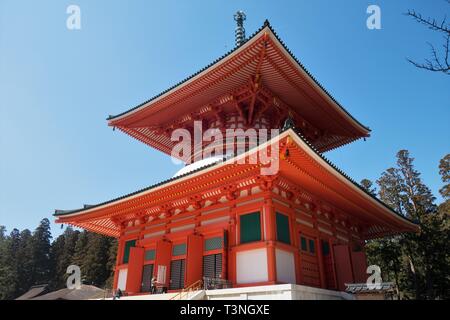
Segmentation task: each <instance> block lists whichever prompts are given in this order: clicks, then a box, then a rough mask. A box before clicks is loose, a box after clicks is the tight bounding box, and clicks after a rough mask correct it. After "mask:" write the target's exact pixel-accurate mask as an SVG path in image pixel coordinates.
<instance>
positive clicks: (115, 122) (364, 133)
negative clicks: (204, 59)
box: [107, 21, 370, 137]
mask: <svg viewBox="0 0 450 320" xmlns="http://www.w3.org/2000/svg"><path fill="white" fill-rule="evenodd" d="M265 33H266V34H267V35H268V36H269V37H270V38H271V40H272V41H273V42H274V43H275V44H276V45H277V47H278V48H279V49H280V51H281V52H283V55H284V56H285V57H287V58H288V59H289V60H290V62H291V63H292V65H293V66H294V67H295V68H296V69H297V71H298V72H300V73H301V74H302V76H303V78H304V79H307V80H308V82H309V83H310V84H311V85H312V86H313V87H314V88H315V90H316V91H317V92H320V93H321V95H322V96H323V97H325V98H326V99H327V102H328V104H329V105H330V106H332V107H333V109H334V110H335V111H337V112H338V113H339V114H340V115H341V116H342V117H343V118H344V119H346V121H347V122H348V123H349V124H351V125H352V127H354V128H355V129H356V130H357V131H358V132H359V134H360V137H368V136H369V135H370V129H369V128H368V127H366V126H364V125H363V124H361V123H360V122H359V121H358V120H356V119H355V118H354V117H353V116H352V115H351V114H350V113H349V112H348V111H347V110H346V109H345V108H344V107H343V106H342V105H341V104H340V103H339V102H337V100H336V99H335V98H334V97H333V96H332V95H331V94H330V93H329V92H328V91H327V90H326V89H325V88H324V87H323V86H322V85H321V84H320V83H319V82H318V81H317V80H316V79H315V78H314V77H313V76H312V75H311V73H310V72H309V71H308V70H307V69H306V68H305V67H304V66H303V65H302V64H301V62H300V61H299V60H298V59H297V58H296V57H295V56H294V55H293V53H292V52H291V51H290V50H289V49H288V48H287V46H286V45H285V44H284V43H283V41H282V40H281V39H280V38H279V37H278V35H277V34H276V32H275V31H274V30H273V28H272V27H271V25H270V23H269V22H268V21H266V22H265V23H264V25H263V26H262V27H261V28H260V29H259V30H258V31H256V32H255V33H254V34H253V35H252V36H251V37H250V38H249V39H248V40H247V41H246V43H245V44H243V45H242V46H240V47H236V48H234V49H233V50H231V51H229V52H228V53H226V54H225V55H223V56H222V57H220V58H219V59H217V60H215V61H214V62H213V63H211V64H209V65H208V66H206V67H205V68H203V69H201V70H200V71H198V72H197V73H195V74H193V75H191V76H190V77H188V78H186V79H185V80H183V81H181V82H179V83H177V84H176V85H174V86H172V87H171V88H169V89H167V90H165V91H163V92H161V93H160V94H158V95H156V96H154V97H153V98H151V99H149V100H147V101H145V102H144V103H142V104H140V105H138V106H136V107H134V108H132V109H130V110H128V111H125V112H123V113H121V114H119V115H116V116H110V117H109V118H108V119H107V120H108V125H109V126H113V127H120V126H121V125H122V124H123V123H124V121H125V120H127V119H128V118H130V117H132V116H134V115H136V114H137V113H139V112H141V111H143V110H146V109H148V108H151V107H152V106H153V105H155V104H156V103H158V102H160V101H161V100H163V99H166V98H170V97H171V96H172V95H174V94H175V93H177V92H179V91H180V90H182V89H183V88H185V87H187V86H188V85H190V84H192V83H194V82H196V81H198V80H199V79H201V78H203V77H205V76H206V75H208V74H209V73H210V72H211V71H212V70H214V69H216V68H218V67H220V66H221V65H223V64H225V63H227V61H229V60H230V59H231V58H233V57H234V56H235V55H237V54H239V53H241V52H243V51H245V50H246V49H248V48H249V47H251V45H252V44H253V43H254V42H256V41H258V40H259V39H260V38H261V36H263V35H264V34H265Z"/></svg>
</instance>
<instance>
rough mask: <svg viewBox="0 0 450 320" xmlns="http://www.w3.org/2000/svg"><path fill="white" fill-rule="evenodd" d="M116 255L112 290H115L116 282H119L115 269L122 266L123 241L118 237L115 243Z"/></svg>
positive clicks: (117, 271) (117, 270)
mask: <svg viewBox="0 0 450 320" xmlns="http://www.w3.org/2000/svg"><path fill="white" fill-rule="evenodd" d="M117 242H118V243H117V254H116V268H115V270H114V284H113V289H114V290H117V285H118V281H119V269H118V268H117V266H119V265H121V264H122V261H121V259H122V251H123V244H124V241H123V239H122V238H121V237H120V238H119V240H118V241H117Z"/></svg>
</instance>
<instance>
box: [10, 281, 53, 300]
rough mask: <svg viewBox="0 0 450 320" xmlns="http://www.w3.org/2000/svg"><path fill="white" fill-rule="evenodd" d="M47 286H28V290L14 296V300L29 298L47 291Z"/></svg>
mask: <svg viewBox="0 0 450 320" xmlns="http://www.w3.org/2000/svg"><path fill="white" fill-rule="evenodd" d="M47 287H48V285H47V284H40V285H36V286H32V287H31V288H30V290H28V291H27V292H25V293H24V294H23V295H21V296H20V297H18V298H16V300H31V299H33V298H35V297H38V296H40V295H43V294H45V293H46V292H47Z"/></svg>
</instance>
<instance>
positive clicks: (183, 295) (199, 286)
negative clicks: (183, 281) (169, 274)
mask: <svg viewBox="0 0 450 320" xmlns="http://www.w3.org/2000/svg"><path fill="white" fill-rule="evenodd" d="M201 289H203V280H198V281H196V282H194V283H193V284H191V285H190V286H189V287H187V288H184V289H182V290H181V291H180V292H178V293H177V294H176V295H174V296H173V297H172V298H170V300H183V298H187V297H188V296H189V293H192V292H194V291H198V290H201Z"/></svg>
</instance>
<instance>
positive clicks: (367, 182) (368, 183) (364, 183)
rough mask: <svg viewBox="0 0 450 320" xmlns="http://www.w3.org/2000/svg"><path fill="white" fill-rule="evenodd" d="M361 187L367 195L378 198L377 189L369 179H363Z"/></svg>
mask: <svg viewBox="0 0 450 320" xmlns="http://www.w3.org/2000/svg"><path fill="white" fill-rule="evenodd" d="M360 185H361V187H362V188H363V189H364V190H365V191H366V192H367V193H369V194H371V195H373V196H376V194H377V189H376V188H375V187H374V186H373V182H372V181H370V180H369V179H362V180H361V183H360Z"/></svg>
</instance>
